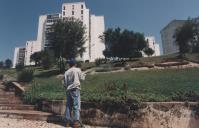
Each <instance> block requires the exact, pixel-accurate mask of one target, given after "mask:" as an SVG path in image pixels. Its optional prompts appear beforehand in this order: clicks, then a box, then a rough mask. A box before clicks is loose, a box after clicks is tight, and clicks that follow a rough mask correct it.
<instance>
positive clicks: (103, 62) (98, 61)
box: [95, 58, 107, 66]
mask: <svg viewBox="0 0 199 128" xmlns="http://www.w3.org/2000/svg"><path fill="white" fill-rule="evenodd" d="M106 62H107V60H106V59H103V58H101V59H96V60H95V64H96V66H99V65H101V64H106Z"/></svg>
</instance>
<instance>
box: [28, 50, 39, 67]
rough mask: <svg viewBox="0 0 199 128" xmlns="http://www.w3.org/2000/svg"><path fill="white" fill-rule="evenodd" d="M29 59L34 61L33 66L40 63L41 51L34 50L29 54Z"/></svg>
mask: <svg viewBox="0 0 199 128" xmlns="http://www.w3.org/2000/svg"><path fill="white" fill-rule="evenodd" d="M30 61H31V62H32V61H33V62H35V66H38V65H40V63H41V52H35V53H33V54H32V55H31V56H30Z"/></svg>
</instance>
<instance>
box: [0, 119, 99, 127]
mask: <svg viewBox="0 0 199 128" xmlns="http://www.w3.org/2000/svg"><path fill="white" fill-rule="evenodd" d="M0 128H65V127H63V126H61V125H57V124H53V123H47V122H46V121H32V120H24V119H11V118H0ZM85 128H102V127H93V126H92V127H91V126H85Z"/></svg>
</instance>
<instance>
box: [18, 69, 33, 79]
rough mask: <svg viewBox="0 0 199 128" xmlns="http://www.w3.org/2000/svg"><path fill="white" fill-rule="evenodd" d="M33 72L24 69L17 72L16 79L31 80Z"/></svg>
mask: <svg viewBox="0 0 199 128" xmlns="http://www.w3.org/2000/svg"><path fill="white" fill-rule="evenodd" d="M33 73H34V72H33V70H31V69H24V70H23V71H21V72H20V73H19V74H18V76H17V80H18V81H19V82H31V81H32V80H33Z"/></svg>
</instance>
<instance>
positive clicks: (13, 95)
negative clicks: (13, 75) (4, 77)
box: [0, 92, 15, 98]
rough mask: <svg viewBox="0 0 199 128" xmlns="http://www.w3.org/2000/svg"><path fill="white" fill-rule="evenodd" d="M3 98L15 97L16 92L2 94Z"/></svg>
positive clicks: (0, 95)
mask: <svg viewBox="0 0 199 128" xmlns="http://www.w3.org/2000/svg"><path fill="white" fill-rule="evenodd" d="M0 97H1V98H6V97H15V92H0Z"/></svg>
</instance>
